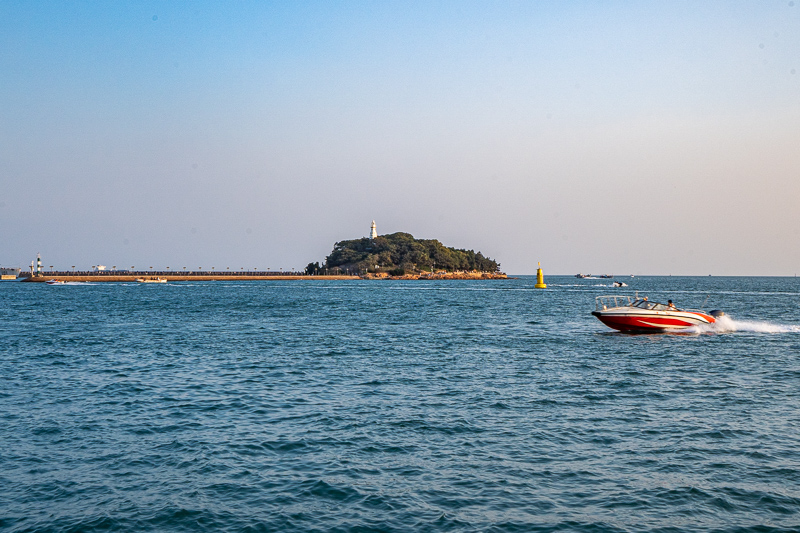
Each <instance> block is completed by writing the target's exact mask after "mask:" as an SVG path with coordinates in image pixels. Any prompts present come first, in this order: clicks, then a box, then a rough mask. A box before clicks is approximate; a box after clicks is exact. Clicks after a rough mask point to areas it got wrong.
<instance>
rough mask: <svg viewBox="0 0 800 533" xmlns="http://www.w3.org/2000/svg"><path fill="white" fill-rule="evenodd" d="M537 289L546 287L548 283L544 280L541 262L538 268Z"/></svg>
mask: <svg viewBox="0 0 800 533" xmlns="http://www.w3.org/2000/svg"><path fill="white" fill-rule="evenodd" d="M534 287H536V288H537V289H546V288H547V285H546V284H545V282H544V274H542V263H541V262H540V263H539V268H537V269H536V285H534Z"/></svg>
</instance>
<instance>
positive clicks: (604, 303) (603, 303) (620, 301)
mask: <svg viewBox="0 0 800 533" xmlns="http://www.w3.org/2000/svg"><path fill="white" fill-rule="evenodd" d="M632 301H633V300H632V299H631V297H630V296H620V295H618V294H614V295H610V296H597V297H596V298H595V299H594V306H595V309H597V310H598V311H603V310H607V309H614V308H617V307H630V305H631V302H632Z"/></svg>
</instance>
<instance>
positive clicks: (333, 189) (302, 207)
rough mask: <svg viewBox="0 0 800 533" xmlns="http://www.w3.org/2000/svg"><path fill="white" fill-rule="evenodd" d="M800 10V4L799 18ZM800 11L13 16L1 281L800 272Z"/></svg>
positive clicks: (423, 5) (151, 9) (1, 74)
mask: <svg viewBox="0 0 800 533" xmlns="http://www.w3.org/2000/svg"><path fill="white" fill-rule="evenodd" d="M798 3H800V2H798ZM798 71H800V5H795V2H793V1H789V0H776V1H768V0H763V1H728V2H713V1H710V2H696V1H693V2H681V1H669V2H663V1H661V2H640V1H631V2H610V1H604V2H596V1H595V2H569V1H566V2H563V1H557V2H556V1H552V2H539V1H526V2H511V1H507V2H464V1H453V2H433V1H427V0H426V1H421V2H411V1H407V2H406V1H404V2H386V1H374V2H331V1H321V2H300V1H298V2H289V1H286V2H275V3H270V2H261V1H259V2H216V1H214V2H203V1H192V2H174V1H170V2H130V3H125V2H105V1H97V2H35V1H30V0H25V1H19V2H16V1H11V0H3V1H2V2H0V225H2V232H0V264H2V265H7V266H25V265H27V264H29V263H30V261H31V260H32V259H33V258H35V256H36V253H37V252H41V254H42V258H43V263H44V264H45V265H46V266H48V267H49V265H54V266H56V267H57V268H59V267H61V268H69V267H70V266H72V265H76V266H77V267H79V268H89V267H90V266H91V265H96V264H105V265H108V266H112V265H117V266H121V265H123V266H126V267H130V266H136V267H137V268H146V267H149V266H153V267H156V268H164V267H167V266H169V267H171V268H180V267H183V266H186V267H188V268H190V269H191V268H195V269H196V268H198V267H203V268H204V269H210V268H211V267H212V266H214V267H216V268H217V269H224V268H225V267H231V268H232V269H234V268H235V269H239V268H241V267H246V268H251V269H252V268H254V267H258V268H260V269H265V268H271V269H273V270H277V269H278V268H284V269H288V268H292V267H294V268H303V267H304V266H305V265H306V264H307V263H308V262H310V261H318V260H322V259H324V257H325V256H326V255H327V254H328V253H330V251H331V248H332V245H333V243H334V242H336V241H339V240H345V239H352V238H358V237H362V236H367V235H368V233H369V226H370V222H371V221H372V220H373V219H375V221H376V222H377V225H378V232H379V233H381V234H384V233H393V232H396V231H405V232H408V233H411V234H413V235H414V236H415V237H420V238H438V239H439V240H441V241H442V242H443V243H444V244H445V245H447V246H455V247H459V248H469V249H474V250H480V251H482V252H483V253H484V254H485V255H488V256H490V257H492V258H494V259H496V260H498V261H500V263H501V265H502V269H503V270H504V271H506V272H509V273H512V274H526V273H532V272H534V271H535V268H536V262H537V261H541V262H542V265H543V267H544V268H545V273H552V274H555V273H570V274H572V273H577V272H592V273H614V274H628V273H636V274H670V273H671V274H676V275H677V274H703V275H705V274H718V275H724V274H733V275H736V274H741V275H747V274H753V275H759V274H763V275H794V274H795V273H798V272H800V73H799V72H798Z"/></svg>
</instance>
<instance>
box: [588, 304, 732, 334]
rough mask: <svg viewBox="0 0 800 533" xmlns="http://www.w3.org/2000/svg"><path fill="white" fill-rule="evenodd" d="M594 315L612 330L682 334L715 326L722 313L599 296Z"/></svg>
mask: <svg viewBox="0 0 800 533" xmlns="http://www.w3.org/2000/svg"><path fill="white" fill-rule="evenodd" d="M592 314H593V315H594V316H596V317H597V318H598V319H599V320H600V322H602V323H603V324H605V325H606V326H608V327H610V328H614V329H616V330H619V331H627V332H639V333H641V332H648V331H650V332H658V331H680V330H682V329H686V328H690V327H692V326H702V325H705V324H713V323H714V322H716V319H717V317H719V316H722V315H724V314H725V313H723V312H722V311H711V312H709V313H705V312H703V311H695V310H687V309H678V308H677V307H675V306H674V305H667V304H661V303H657V302H653V301H650V300H648V299H647V298H639V297H638V296H637V297H636V298H631V297H630V296H598V297H597V298H595V310H594V311H592Z"/></svg>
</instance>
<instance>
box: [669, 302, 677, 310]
mask: <svg viewBox="0 0 800 533" xmlns="http://www.w3.org/2000/svg"><path fill="white" fill-rule="evenodd" d="M667 307H669V308H670V309H675V310H677V309H678V308H677V307H675V304H674V303H672V300H667Z"/></svg>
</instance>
